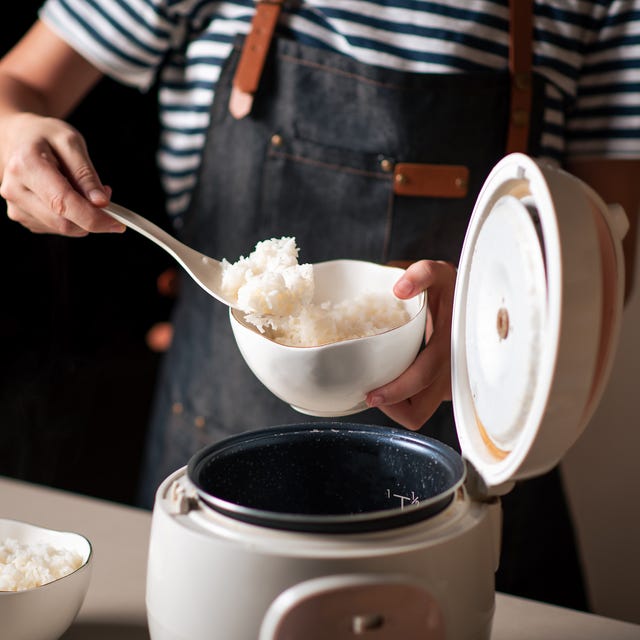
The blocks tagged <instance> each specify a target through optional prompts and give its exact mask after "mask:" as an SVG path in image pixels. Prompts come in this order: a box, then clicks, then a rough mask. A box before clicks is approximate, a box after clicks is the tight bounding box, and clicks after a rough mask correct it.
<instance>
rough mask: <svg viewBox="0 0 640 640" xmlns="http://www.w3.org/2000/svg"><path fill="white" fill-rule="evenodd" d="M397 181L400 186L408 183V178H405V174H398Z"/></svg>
mask: <svg viewBox="0 0 640 640" xmlns="http://www.w3.org/2000/svg"><path fill="white" fill-rule="evenodd" d="M395 180H396V182H397V183H398V184H404V183H405V182H407V181H408V179H407V176H405V175H404V173H396V178H395Z"/></svg>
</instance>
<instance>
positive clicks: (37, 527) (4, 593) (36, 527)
mask: <svg viewBox="0 0 640 640" xmlns="http://www.w3.org/2000/svg"><path fill="white" fill-rule="evenodd" d="M4 523H14V524H19V525H23V526H26V527H27V528H29V529H34V530H39V531H43V532H46V533H59V534H63V535H69V536H75V537H78V538H81V539H82V540H84V542H86V544H87V548H88V550H87V554H86V556H87V557H86V558H83V561H82V564H81V565H80V566H79V567H78V568H77V569H74V570H73V571H71V572H70V573H67V574H66V575H64V576H60V577H59V578H54V579H53V580H50V581H49V582H45V583H44V584H41V585H38V586H35V587H29V588H28V589H18V590H16V591H3V590H2V589H0V598H1V597H6V596H17V595H19V594H21V593H31V592H34V591H37V590H38V589H44V588H45V587H50V586H52V585H54V584H56V583H58V582H60V581H61V580H65V579H66V578H70V577H71V576H73V575H75V574H77V573H78V572H79V571H82V570H83V569H86V568H87V567H88V566H89V565H90V563H91V561H92V560H93V545H92V544H91V540H89V538H87V537H86V536H85V535H83V534H82V533H78V532H77V531H69V530H67V529H53V528H52V527H45V526H43V525H40V524H35V523H34V522H29V521H27V520H19V519H17V518H1V517H0V526H1V525H2V524H4Z"/></svg>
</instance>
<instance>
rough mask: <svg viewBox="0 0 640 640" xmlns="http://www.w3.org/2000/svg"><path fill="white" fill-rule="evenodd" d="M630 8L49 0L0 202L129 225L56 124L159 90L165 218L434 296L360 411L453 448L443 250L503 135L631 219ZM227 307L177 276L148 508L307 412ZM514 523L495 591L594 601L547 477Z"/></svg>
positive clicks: (78, 228)
mask: <svg viewBox="0 0 640 640" xmlns="http://www.w3.org/2000/svg"><path fill="white" fill-rule="evenodd" d="M639 15H640V14H639V12H638V3H637V2H635V1H633V0H621V1H618V2H580V3H574V2H571V3H566V4H563V5H561V6H560V5H559V4H558V3H556V2H551V1H547V0H539V1H537V2H535V3H532V2H531V0H511V1H510V2H507V0H502V1H495V0H493V1H491V0H476V1H474V2H471V3H464V5H463V4H461V3H457V2H454V1H452V0H442V1H440V2H423V3H413V2H407V1H406V0H389V1H385V2H380V1H378V0H371V1H361V2H344V1H337V0H307V1H296V2H288V3H284V2H282V1H281V0H271V1H269V2H258V3H257V4H256V5H254V3H253V2H247V1H246V0H227V1H224V2H213V1H211V2H203V1H202V0H197V1H196V0H183V1H181V2H169V1H167V2H162V1H158V2H151V1H150V0H132V1H130V2H128V3H126V4H123V3H121V2H117V1H115V0H92V2H83V1H81V0H48V1H47V2H46V3H45V4H44V6H43V8H42V11H41V13H40V17H39V20H38V22H37V23H36V24H35V25H34V26H33V27H32V29H30V31H29V32H28V33H27V34H26V35H25V36H24V38H23V39H22V40H21V41H20V42H19V43H18V44H17V45H16V46H15V47H14V48H13V49H12V50H11V51H10V52H9V53H8V54H7V55H6V56H5V57H4V58H3V59H2V61H1V62H0V173H1V174H2V185H1V188H0V195H2V197H3V198H5V200H6V201H7V211H8V215H9V217H10V218H11V219H12V220H14V221H16V222H19V223H21V224H22V225H24V226H25V227H27V228H29V229H31V230H32V231H34V232H37V233H57V234H63V235H67V236H71V237H81V236H85V235H87V234H88V233H101V232H120V231H122V230H123V228H122V226H121V225H119V224H117V223H115V222H114V221H113V220H112V219H111V218H109V217H108V216H107V215H105V214H104V213H103V212H101V210H100V209H101V207H103V206H105V205H106V204H107V203H108V202H109V200H110V198H111V195H112V187H113V189H114V195H115V196H116V197H117V193H118V191H117V189H118V186H117V185H112V186H107V185H104V184H102V182H101V180H100V177H99V176H98V175H97V173H96V171H95V169H94V168H93V166H92V163H91V160H90V155H89V151H88V149H87V148H86V145H85V144H84V140H83V137H82V135H81V133H80V132H78V131H76V130H74V129H73V128H72V127H70V126H69V125H68V124H66V123H65V122H64V121H63V120H62V119H63V118H64V117H65V116H66V115H67V114H68V113H69V112H70V111H71V110H72V109H73V108H74V106H75V105H77V104H78V103H79V101H81V100H82V98H83V97H84V96H85V95H86V94H87V93H88V92H89V91H90V90H91V89H92V87H94V86H95V84H96V83H97V82H98V81H99V79H100V78H101V77H102V75H103V74H106V75H108V76H110V77H113V78H116V79H117V80H119V81H120V82H122V83H126V84H130V85H133V86H136V87H138V88H139V89H141V90H143V91H144V90H146V89H147V88H148V87H149V86H150V85H151V84H152V83H154V82H158V84H159V118H160V124H161V138H160V145H159V149H158V163H159V169H160V172H161V176H162V180H163V185H164V188H165V190H166V194H167V209H168V211H169V213H170V214H171V216H172V219H173V223H174V228H175V230H176V233H177V234H179V236H180V237H181V239H182V240H183V241H185V242H186V243H187V244H189V245H190V246H193V247H194V248H195V249H197V250H199V251H202V252H203V253H205V254H208V255H211V256H214V257H218V258H221V257H226V258H228V259H232V260H234V259H236V258H237V257H238V256H240V255H246V254H247V253H248V252H249V251H250V250H251V249H252V248H253V246H254V245H255V244H256V242H258V241H259V240H263V239H266V238H270V237H278V236H283V235H287V236H294V237H295V238H296V239H297V242H298V245H299V246H300V247H301V258H302V259H303V260H304V261H305V262H316V261H319V260H327V259H332V258H346V257H350V258H360V259H365V260H372V261H377V262H385V263H386V262H398V261H402V262H403V263H404V264H410V266H408V268H407V270H406V272H405V275H404V276H403V277H402V278H401V279H400V280H399V281H398V283H397V285H396V287H395V292H396V294H397V295H398V296H399V297H401V298H406V297H410V296H412V295H414V294H415V293H416V292H417V291H420V290H423V289H428V290H429V299H430V314H431V315H430V317H431V321H430V325H429V327H428V328H429V332H428V333H429V336H430V337H429V341H428V343H427V345H426V347H425V349H424V350H423V351H422V352H421V354H420V355H419V357H418V358H417V359H416V361H415V363H414V364H413V365H412V366H411V367H409V369H408V370H407V371H406V372H405V373H404V374H402V375H401V376H400V377H398V378H397V379H396V380H395V381H393V382H392V383H390V384H389V385H386V386H384V387H382V388H380V389H377V390H372V392H371V393H370V394H369V396H368V403H369V405H370V407H371V409H369V410H368V411H367V412H364V413H362V414H360V415H358V416H357V420H358V421H359V422H368V423H375V424H396V425H397V424H400V425H403V426H405V427H408V428H411V429H420V430H422V431H423V432H424V433H427V434H430V435H434V436H436V437H438V438H440V439H442V440H443V441H445V442H448V443H450V444H452V445H453V446H457V442H456V437H455V431H454V429H453V420H452V414H451V406H450V403H449V402H448V401H449V400H450V363H449V342H450V319H451V305H452V291H453V286H454V283H455V275H456V271H455V265H456V263H457V260H458V258H459V254H460V249H461V246H462V241H463V238H464V232H465V229H466V226H467V223H468V219H469V215H470V212H471V210H472V207H473V203H474V201H475V197H476V196H477V193H478V190H479V189H480V187H481V185H482V183H483V181H484V179H485V177H486V175H487V173H488V171H489V170H490V169H491V167H492V166H493V165H494V164H495V163H496V162H497V161H498V160H499V159H500V158H501V157H502V156H504V154H505V153H507V152H510V151H514V150H515V151H523V152H526V153H529V154H530V155H532V156H535V157H541V158H547V159H550V160H551V161H555V162H558V163H562V164H563V165H564V166H565V167H566V168H567V169H568V170H570V171H571V172H573V173H574V174H575V175H577V176H579V177H581V178H583V179H585V180H586V181H587V182H589V183H590V184H591V185H592V186H594V188H595V189H596V190H597V191H599V192H600V194H601V195H602V196H603V198H604V199H605V200H607V201H616V202H619V203H620V204H622V205H623V206H624V207H625V208H626V210H627V212H628V213H629V215H630V217H631V219H632V229H633V230H634V232H635V217H634V215H635V212H636V210H637V205H638V201H639V198H638V187H637V182H638V181H637V180H635V179H634V176H635V174H636V173H637V170H638V166H639V164H638V159H639V158H640V140H639V139H638V137H637V130H638V124H639V116H640V113H639V110H638V104H639V100H638V98H639V91H638V88H639V85H638V79H639V70H638V61H637V58H634V56H633V47H632V45H633V43H634V42H635V38H636V37H637V36H634V33H637V32H638V29H639V28H640V17H639ZM132 179H134V180H135V176H132ZM123 204H125V205H126V203H123ZM633 246H634V240H633V238H631V239H630V240H629V242H628V244H627V249H628V251H627V254H626V255H627V259H628V265H629V272H630V273H631V272H632V264H633V252H632V251H631V250H630V249H631V248H632V247H633ZM226 313H227V310H226V309H225V308H224V307H223V305H220V304H217V303H215V302H213V301H212V300H211V299H210V298H209V297H208V296H207V295H206V294H204V293H203V292H202V291H201V290H200V289H199V287H198V286H197V285H195V284H194V283H193V282H191V281H190V279H189V278H187V277H182V279H181V282H180V295H179V299H178V301H177V303H176V306H175V309H174V313H173V318H172V323H173V327H174V331H173V339H172V342H171V347H170V349H169V351H168V353H167V355H166V357H165V360H164V365H163V370H162V374H161V376H160V379H159V383H158V390H157V394H156V402H155V408H154V417H153V420H152V424H151V427H150V433H149V439H148V447H147V452H146V462H145V466H144V470H143V473H142V481H141V487H142V489H141V500H142V504H144V505H146V506H150V505H151V504H152V501H153V494H154V491H155V488H156V487H157V485H158V483H159V482H160V481H161V480H162V479H164V477H166V475H167V474H168V473H169V472H171V471H173V470H174V469H176V468H178V467H180V466H182V465H184V464H185V463H186V461H187V460H188V459H189V457H190V456H191V455H192V454H193V453H194V452H195V451H196V450H198V449H200V448H201V447H202V446H204V445H206V444H208V443H211V442H213V441H215V440H217V439H220V438H223V437H225V436H228V435H231V434H234V433H238V432H240V431H245V430H248V429H255V428H260V427H264V426H267V425H271V424H284V423H290V422H299V421H303V420H313V419H315V418H313V417H308V416H302V415H299V414H297V413H295V412H294V411H293V410H292V409H290V408H289V407H288V406H286V405H285V404H284V403H282V402H281V401H279V400H278V399H277V398H275V397H273V396H271V395H270V394H269V392H268V391H266V390H265V389H264V388H263V387H262V386H261V385H260V383H259V382H258V381H257V380H256V379H255V378H254V377H253V376H252V374H251V373H250V372H249V371H248V369H247V368H246V365H245V364H244V362H243V361H242V359H241V357H240V356H239V354H238V352H237V348H236V346H235V343H234V342H233V338H232V336H231V333H230V329H229V327H228V320H227V317H226ZM353 419H354V417H353V416H351V417H348V418H347V420H353ZM549 497H550V498H551V499H549ZM510 500H512V502H513V505H512V504H510ZM556 507H557V509H556ZM556 511H557V513H556ZM504 518H505V539H504V543H503V553H502V558H501V568H500V570H499V572H498V578H497V586H498V588H499V589H503V590H506V591H510V592H512V593H519V594H520V595H526V596H529V597H534V598H538V599H542V600H548V601H555V602H558V603H559V604H566V605H568V606H574V607H582V608H586V607H587V603H586V597H585V595H584V590H583V585H582V580H581V575H580V566H579V562H578V559H577V557H576V553H575V548H574V546H575V542H574V540H573V537H572V531H571V525H570V520H569V519H568V514H567V510H566V504H565V503H564V498H563V495H562V487H561V485H560V481H559V477H558V474H557V470H556V472H555V473H552V474H550V475H549V476H545V477H544V478H542V479H541V481H540V482H537V481H532V483H523V489H519V488H517V489H516V490H515V491H514V492H513V493H512V495H511V496H509V497H508V499H507V500H505V503H504ZM529 583H531V584H529Z"/></svg>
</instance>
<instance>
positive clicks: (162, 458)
mask: <svg viewBox="0 0 640 640" xmlns="http://www.w3.org/2000/svg"><path fill="white" fill-rule="evenodd" d="M242 42H243V39H242V38H239V39H238V41H237V42H236V46H235V47H234V50H233V52H232V54H231V56H230V57H229V59H228V60H227V62H226V64H225V66H224V68H223V71H222V74H221V76H220V79H219V81H218V84H217V88H216V96H215V100H214V104H213V106H212V111H211V125H210V129H209V131H208V136H207V141H206V147H205V151H204V156H203V160H202V165H201V169H200V173H199V180H198V185H197V188H196V189H195V192H194V194H193V197H192V201H191V205H190V208H189V210H188V212H187V214H186V217H185V222H184V227H183V230H182V240H184V242H186V243H187V244H188V245H190V246H192V247H194V248H195V249H197V250H198V251H201V252H203V253H205V254H207V255H211V256H214V257H216V258H223V257H225V258H227V259H228V260H230V261H232V262H233V261H235V260H237V259H238V258H239V257H240V256H241V255H244V256H246V255H248V253H250V252H251V251H252V250H253V248H254V247H255V245H256V243H257V242H259V241H261V240H265V239H268V238H274V237H281V236H294V237H295V238H296V241H297V244H298V246H299V247H300V255H299V260H300V262H312V263H313V262H318V261H323V260H331V259H335V258H353V259H360V260H370V261H373V262H379V263H387V262H389V261H400V260H401V261H415V260H419V259H423V258H429V259H436V260H446V261H449V262H452V263H456V264H457V262H458V258H459V255H460V251H461V247H462V242H463V239H464V234H465V231H466V228H467V224H468V220H469V216H470V214H471V211H472V209H473V206H474V203H475V199H476V196H477V194H478V192H479V189H480V187H481V186H482V184H483V182H484V180H485V178H486V176H487V174H488V172H489V171H490V169H491V168H492V167H493V166H494V165H495V163H496V162H497V161H498V160H500V158H501V157H503V156H504V154H505V148H506V139H507V126H506V123H507V122H508V121H509V113H510V78H509V73H508V72H507V71H505V72H486V73H485V72H481V73H472V74H468V73H465V74H453V75H449V74H438V75H435V74H434V75H431V74H416V73H408V72H401V71H396V70H390V69H386V68H379V67H373V66H370V65H365V64H362V63H359V62H357V61H354V60H352V59H349V58H346V57H344V56H342V55H340V54H337V53H334V52H331V51H328V50H324V49H316V48H312V47H308V46H304V45H301V44H299V43H296V42H293V41H290V40H286V39H284V38H276V39H275V41H274V42H273V43H272V46H271V50H270V52H269V55H268V58H267V61H266V65H265V68H264V71H263V73H262V76H261V79H260V86H259V90H258V91H257V93H256V94H255V96H254V100H253V104H252V107H251V113H250V115H249V116H247V117H244V118H241V119H237V118H235V117H233V116H232V115H231V114H230V112H229V108H228V104H229V99H230V94H231V90H232V84H233V77H234V71H235V69H236V66H237V64H238V59H239V57H240V55H241V46H242ZM543 91H544V82H543V80H542V79H541V78H539V77H534V82H533V105H532V106H533V108H532V112H531V120H530V135H529V141H530V144H529V149H528V151H529V153H530V154H531V155H536V152H537V148H538V143H539V137H540V130H541V120H542V97H543ZM398 163H430V164H442V165H446V166H464V167H466V169H467V170H468V183H467V184H466V185H464V187H465V191H466V195H464V197H446V198H441V197H412V196H406V197H405V196H401V195H397V193H395V190H394V183H395V181H396V179H397V174H396V172H395V171H394V168H395V167H396V166H397V165H398ZM180 286H181V289H180V299H179V301H178V302H177V305H176V307H175V310H174V317H173V324H174V339H173V344H172V346H171V349H170V351H169V352H168V354H167V355H166V357H165V362H164V366H163V368H162V371H161V374H160V379H159V390H158V393H157V397H156V404H155V408H154V418H153V420H152V425H151V431H150V435H149V440H148V448H147V452H146V455H147V459H146V464H145V469H144V473H143V481H142V501H143V505H144V506H148V507H149V506H151V505H152V504H153V493H154V491H155V488H156V487H157V485H158V484H159V483H160V482H161V481H162V480H163V479H164V478H165V477H166V476H167V475H168V474H169V473H170V472H172V471H174V470H175V469H177V468H179V467H181V466H182V465H184V464H186V462H187V461H188V460H189V458H190V457H191V455H192V454H193V453H195V452H196V451H197V450H198V449H200V448H202V447H203V446H205V445H208V444H210V443H212V442H214V441H217V440H220V439H222V438H224V437H227V436H230V435H233V434H237V433H239V432H242V431H246V430H252V429H258V428H263V427H266V426H270V425H279V424H289V423H294V422H306V421H311V420H314V418H312V417H310V416H305V415H302V414H300V413H297V412H296V411H294V410H293V409H291V408H290V407H289V406H288V405H286V404H285V403H284V402H282V401H281V400H279V399H278V398H276V397H275V396H273V395H272V394H271V393H270V392H269V391H268V390H267V389H266V388H265V387H264V386H262V384H261V383H260V382H259V381H258V380H257V379H256V378H255V377H254V375H253V374H252V373H251V372H250V370H249V369H248V367H247V365H246V364H245V362H244V360H243V359H242V357H241V355H240V353H239V351H238V348H237V346H236V344H235V341H234V338H233V336H232V332H231V327H230V324H229V319H228V309H227V308H226V307H225V306H224V305H222V304H220V303H218V302H216V301H214V300H212V298H211V297H210V296H208V295H207V294H206V293H204V292H203V291H202V290H201V289H200V288H199V287H198V285H196V284H195V283H194V282H193V281H192V280H191V279H190V278H189V277H182V280H181V285H180ZM344 420H349V421H357V422H360V423H365V424H393V423H392V422H390V420H389V419H388V418H387V417H386V416H385V415H384V414H382V413H381V412H379V411H377V410H368V411H365V412H363V413H360V414H357V415H355V416H350V417H348V418H345V419H344ZM395 426H397V425H395ZM422 431H423V433H425V434H428V435H431V436H434V437H437V438H439V439H440V440H443V441H445V442H447V443H449V444H451V445H452V446H454V447H456V446H457V438H456V435H455V428H454V426H453V418H452V411H451V403H444V404H443V405H442V406H441V407H440V409H439V410H438V412H437V413H436V414H435V415H434V417H433V418H432V419H431V420H430V421H429V422H428V423H427V424H426V425H425V426H424V427H423V429H422ZM538 517H539V516H538ZM516 575H517V571H516ZM525 595H526V594H525Z"/></svg>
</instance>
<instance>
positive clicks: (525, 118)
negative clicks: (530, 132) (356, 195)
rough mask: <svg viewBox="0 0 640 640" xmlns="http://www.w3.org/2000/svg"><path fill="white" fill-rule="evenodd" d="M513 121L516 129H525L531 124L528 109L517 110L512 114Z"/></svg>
mask: <svg viewBox="0 0 640 640" xmlns="http://www.w3.org/2000/svg"><path fill="white" fill-rule="evenodd" d="M511 121H512V122H513V124H515V125H516V127H524V126H525V125H527V124H528V123H529V112H528V111H527V110H526V109H515V110H514V112H513V113H512V114H511Z"/></svg>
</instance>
